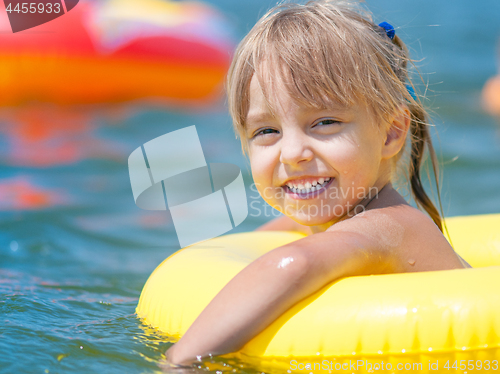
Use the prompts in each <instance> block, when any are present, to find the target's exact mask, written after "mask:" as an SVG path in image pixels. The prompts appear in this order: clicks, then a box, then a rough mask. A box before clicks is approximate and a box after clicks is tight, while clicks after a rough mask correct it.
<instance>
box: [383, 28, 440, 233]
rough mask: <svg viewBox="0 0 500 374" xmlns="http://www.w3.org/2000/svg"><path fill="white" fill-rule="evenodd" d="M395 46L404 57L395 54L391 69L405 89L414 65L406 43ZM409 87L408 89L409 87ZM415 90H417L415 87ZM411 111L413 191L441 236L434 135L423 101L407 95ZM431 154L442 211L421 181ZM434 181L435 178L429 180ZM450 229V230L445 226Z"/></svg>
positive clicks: (396, 40) (415, 198)
mask: <svg viewBox="0 0 500 374" xmlns="http://www.w3.org/2000/svg"><path fill="white" fill-rule="evenodd" d="M392 45H394V46H396V48H397V49H398V50H399V51H400V53H394V54H393V55H392V56H391V57H392V59H391V58H389V61H390V63H391V68H392V70H393V72H394V74H395V75H396V77H397V78H398V79H399V81H400V82H402V83H403V85H405V82H406V80H407V74H408V70H407V63H408V61H411V60H410V59H409V58H408V57H407V56H408V49H407V48H406V45H405V44H404V43H403V41H402V40H401V39H400V38H399V37H398V36H397V35H395V36H394V37H393V38H392ZM405 86H406V85H405ZM412 88H413V87H412ZM406 96H407V99H408V100H407V101H408V107H409V109H410V112H411V127H410V134H411V135H410V136H411V151H410V169H409V182H410V185H411V191H412V195H413V198H414V200H415V203H416V204H417V206H418V207H419V208H422V209H424V210H425V211H426V212H427V214H429V216H430V217H431V218H432V220H433V221H434V223H435V224H436V225H437V227H439V229H440V230H441V232H443V219H442V216H443V214H442V213H443V207H442V204H441V197H440V194H439V178H438V161H437V157H436V152H435V151H434V147H433V146H432V140H431V135H430V133H429V128H428V126H429V125H428V123H427V115H426V111H425V109H424V107H423V106H422V104H421V103H420V101H418V100H416V98H415V97H413V95H412V94H410V93H407V94H406ZM426 146H427V150H428V151H429V155H430V160H431V168H432V175H433V177H434V180H435V183H436V189H437V199H438V203H439V210H438V209H437V208H436V206H435V205H434V203H433V202H432V200H431V199H430V198H429V196H428V195H427V193H426V192H425V189H424V186H423V185H422V180H421V179H420V169H421V167H422V160H423V156H424V152H425V148H426ZM429 179H431V178H429ZM445 228H446V226H445Z"/></svg>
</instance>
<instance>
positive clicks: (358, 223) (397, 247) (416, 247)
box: [328, 204, 466, 273]
mask: <svg viewBox="0 0 500 374" xmlns="http://www.w3.org/2000/svg"><path fill="white" fill-rule="evenodd" d="M328 231H331V232H353V233H359V234H362V235H364V236H366V237H368V238H369V239H370V241H372V245H373V246H374V247H376V248H378V250H380V251H381V252H383V253H385V254H386V255H387V258H389V259H390V263H391V268H392V272H395V273H396V272H417V271H431V270H445V269H457V268H463V267H466V263H465V262H462V261H463V260H461V258H460V257H459V256H458V255H457V254H456V253H455V251H454V250H453V248H452V247H451V246H450V244H449V243H448V241H447V240H446V238H445V237H444V235H443V234H442V233H441V231H440V230H439V228H438V227H437V226H436V224H435V223H434V222H433V221H432V219H430V218H429V217H428V216H427V215H426V214H425V213H423V212H421V211H420V210H418V209H416V208H414V207H412V206H410V205H407V204H397V205H392V206H388V207H380V208H376V209H370V210H367V211H365V212H362V213H360V214H357V215H356V216H354V217H352V218H349V219H346V220H344V221H341V222H339V223H337V224H335V225H333V226H331V227H330V228H329V229H328Z"/></svg>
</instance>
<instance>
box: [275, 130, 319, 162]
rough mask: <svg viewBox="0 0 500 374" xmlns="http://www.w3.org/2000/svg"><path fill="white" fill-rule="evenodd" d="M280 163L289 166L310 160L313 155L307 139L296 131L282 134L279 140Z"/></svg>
mask: <svg viewBox="0 0 500 374" xmlns="http://www.w3.org/2000/svg"><path fill="white" fill-rule="evenodd" d="M280 145H281V153H280V162H281V163H282V164H288V165H290V166H294V165H297V164H299V163H301V162H307V161H310V160H312V158H313V156H314V153H313V151H312V150H311V148H310V145H309V143H308V140H307V137H306V136H305V135H303V134H301V133H300V132H298V131H293V132H283V135H282V137H281V139H280Z"/></svg>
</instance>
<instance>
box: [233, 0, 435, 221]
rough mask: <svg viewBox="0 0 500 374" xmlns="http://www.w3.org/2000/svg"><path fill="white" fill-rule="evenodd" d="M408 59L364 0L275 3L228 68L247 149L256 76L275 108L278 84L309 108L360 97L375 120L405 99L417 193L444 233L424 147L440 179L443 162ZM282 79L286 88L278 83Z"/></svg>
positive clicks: (412, 181) (351, 101) (409, 172)
mask: <svg viewBox="0 0 500 374" xmlns="http://www.w3.org/2000/svg"><path fill="white" fill-rule="evenodd" d="M408 62H411V60H410V59H409V56H408V51H407V48H406V47H405V45H404V43H403V42H402V41H401V39H400V38H399V37H398V36H397V35H396V36H395V37H394V38H393V39H392V40H391V39H390V38H389V37H388V36H387V34H386V32H385V30H384V29H383V28H381V27H379V26H377V25H375V24H374V23H373V21H372V18H371V15H370V14H369V12H367V11H366V10H365V9H364V8H362V7H360V6H359V4H358V3H357V2H348V1H341V0H339V1H334V0H316V1H309V2H308V3H306V4H305V5H302V4H293V3H285V4H281V5H278V6H276V7H274V8H273V9H271V10H270V11H269V12H267V13H266V14H265V15H264V16H263V17H262V18H261V19H260V20H259V21H258V22H257V24H256V25H255V26H254V27H253V28H252V30H251V31H250V32H249V33H248V35H247V36H246V37H245V38H244V39H243V40H242V42H241V43H240V44H239V46H238V48H237V50H236V53H235V56H234V58H233V61H232V64H231V67H230V69H229V73H228V78H227V93H228V103H229V111H230V114H231V116H232V118H233V124H234V127H235V131H236V133H237V134H239V135H240V138H241V142H242V147H243V150H244V151H246V150H247V144H246V136H244V135H243V133H244V129H245V121H246V117H247V114H248V109H249V101H250V97H249V87H250V81H251V79H252V77H253V76H256V78H257V79H258V81H259V83H260V86H261V88H262V90H263V93H264V97H265V98H266V100H267V103H268V105H269V108H270V110H271V111H273V102H272V99H271V98H272V97H273V96H274V95H273V93H274V92H276V90H277V89H281V90H283V89H284V90H286V91H287V92H288V94H289V95H290V96H291V97H293V98H295V99H296V101H297V102H298V103H300V104H302V105H306V106H309V107H314V108H321V109H324V108H328V107H329V106H331V105H332V104H333V103H335V104H337V105H338V104H341V105H343V106H351V105H354V104H355V103H356V102H359V101H360V100H361V101H363V102H364V103H365V104H366V105H368V107H369V108H370V109H371V110H372V112H373V113H374V114H375V116H376V118H385V119H388V118H389V116H391V115H392V114H393V113H394V112H395V111H396V110H397V109H398V108H399V107H400V106H401V105H402V104H406V105H407V106H408V108H409V110H410V112H411V129H410V136H411V150H410V154H409V159H410V162H409V164H410V165H409V167H408V170H407V175H408V176H409V180H410V184H411V189H412V193H413V197H414V199H415V201H416V203H417V205H418V206H420V207H423V208H424V209H425V210H426V211H427V213H428V214H429V215H430V216H431V218H432V219H433V220H434V222H435V223H436V225H437V226H438V227H439V228H440V229H441V230H442V224H441V215H440V213H439V211H438V210H437V208H436V207H435V205H434V204H433V203H432V201H431V199H430V198H429V197H428V195H427V194H426V192H425V190H424V188H423V186H422V182H421V179H420V168H421V163H422V158H423V154H424V148H425V145H427V148H428V150H429V153H430V156H431V162H432V168H433V171H434V176H435V177H436V178H435V181H436V184H437V183H438V179H437V162H436V156H435V152H434V149H433V147H432V143H431V138H430V134H429V131H428V124H427V122H426V117H427V115H426V111H425V109H424V108H423V106H422V104H421V102H420V101H419V100H416V99H414V98H413V97H412V95H411V94H410V93H409V92H408V89H407V87H406V84H407V81H408V70H407V65H408ZM278 82H279V83H281V84H282V86H280V87H277V84H278ZM402 153H403V152H400V154H399V155H398V157H397V158H396V161H397V160H398V159H399V158H400V157H401V155H402ZM438 198H439V186H438Z"/></svg>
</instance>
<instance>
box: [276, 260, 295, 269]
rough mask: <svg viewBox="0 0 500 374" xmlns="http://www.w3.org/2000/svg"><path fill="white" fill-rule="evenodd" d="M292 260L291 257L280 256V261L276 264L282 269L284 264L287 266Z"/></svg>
mask: <svg viewBox="0 0 500 374" xmlns="http://www.w3.org/2000/svg"><path fill="white" fill-rule="evenodd" d="M292 262H293V257H285V258H282V259H281V261H280V262H279V264H278V269H283V268H285V267H286V266H288V265H289V264H290V263H292Z"/></svg>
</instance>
